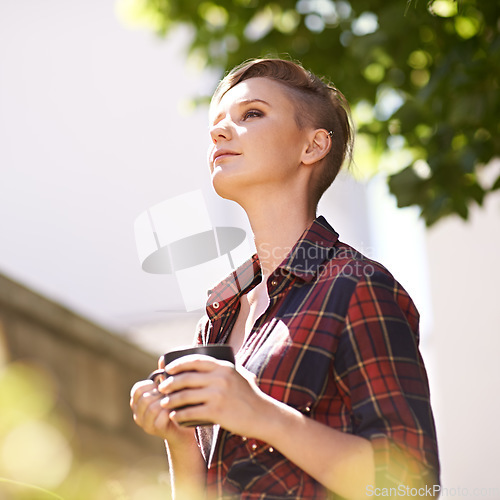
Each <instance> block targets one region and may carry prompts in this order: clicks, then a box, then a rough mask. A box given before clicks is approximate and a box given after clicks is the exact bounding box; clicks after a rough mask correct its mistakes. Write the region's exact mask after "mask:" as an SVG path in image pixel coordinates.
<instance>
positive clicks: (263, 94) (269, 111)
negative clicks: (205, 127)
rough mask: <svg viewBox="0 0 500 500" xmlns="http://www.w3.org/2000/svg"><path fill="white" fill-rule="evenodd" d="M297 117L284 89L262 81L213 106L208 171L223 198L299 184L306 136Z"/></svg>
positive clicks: (237, 88) (233, 92)
mask: <svg viewBox="0 0 500 500" xmlns="http://www.w3.org/2000/svg"><path fill="white" fill-rule="evenodd" d="M295 113H296V111H295V107H294V105H293V103H292V101H291V99H290V97H289V93H288V92H287V89H286V87H284V85H282V84H280V83H279V82H276V81H274V80H271V79H268V78H262V77H258V78H250V79H248V80H244V81H243V82H241V83H239V84H237V85H236V86H234V87H233V88H232V89H230V90H229V91H228V92H227V93H226V94H224V96H223V97H222V99H221V101H220V102H218V103H214V104H212V108H211V113H210V115H211V128H210V135H211V139H212V142H213V145H212V147H211V149H210V152H209V167H210V172H211V176H212V182H213V185H214V188H215V190H216V191H217V193H218V194H219V195H221V196H222V197H224V198H228V199H232V200H235V201H238V200H241V199H242V196H245V194H248V195H250V196H253V195H254V194H257V193H259V192H260V193H262V194H267V193H269V192H272V193H274V194H277V192H276V190H280V189H287V187H289V186H290V183H293V182H294V181H296V180H297V175H298V171H299V170H300V169H299V167H300V165H301V155H302V153H303V152H304V150H305V149H306V148H307V145H306V142H307V134H306V133H304V132H305V130H304V129H302V130H301V129H299V127H298V125H297V122H296V119H295ZM256 190H257V191H256Z"/></svg>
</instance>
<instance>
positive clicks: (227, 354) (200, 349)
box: [148, 344, 234, 427]
mask: <svg viewBox="0 0 500 500" xmlns="http://www.w3.org/2000/svg"><path fill="white" fill-rule="evenodd" d="M190 354H203V355H205V356H211V357H212V358H215V359H219V360H221V361H229V362H230V363H232V364H233V365H234V351H233V348H232V347H231V346H229V345H221V344H209V345H199V346H195V347H187V348H183V349H176V350H175V351H170V352H167V353H166V354H164V355H163V360H164V362H165V366H167V365H168V364H169V363H171V362H172V361H174V360H176V359H179V358H182V357H184V356H189V355H190ZM168 377H169V374H168V372H167V371H165V369H163V368H161V369H159V370H155V371H154V372H152V373H150V374H149V377H148V378H149V379H150V380H152V381H153V382H156V383H160V382H162V381H163V380H165V379H166V378H168ZM182 408H186V407H185V406H184V407H182ZM182 408H177V409H179V410H180V409H182ZM181 425H182V426H183V427H196V426H198V425H212V422H197V421H189V422H183V423H182V424H181Z"/></svg>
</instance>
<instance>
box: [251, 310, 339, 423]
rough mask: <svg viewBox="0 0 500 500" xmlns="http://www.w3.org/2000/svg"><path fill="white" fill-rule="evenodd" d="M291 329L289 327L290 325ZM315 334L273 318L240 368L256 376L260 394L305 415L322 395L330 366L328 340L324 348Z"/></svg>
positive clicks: (330, 352)
mask: <svg viewBox="0 0 500 500" xmlns="http://www.w3.org/2000/svg"><path fill="white" fill-rule="evenodd" d="M290 326H292V325H290ZM320 340H321V339H320V338H319V337H318V336H317V335H316V334H315V335H310V329H309V330H308V332H306V331H301V329H300V325H296V324H295V325H293V327H290V328H289V326H288V325H287V324H286V323H285V322H284V321H282V320H280V319H276V318H274V319H273V320H271V322H269V324H267V325H266V326H265V327H264V328H263V329H262V330H261V332H259V334H258V335H257V336H256V338H255V340H254V342H253V343H252V344H253V345H252V346H251V352H252V354H251V355H250V356H249V358H248V359H247V360H246V361H245V362H244V366H245V367H246V368H247V369H248V370H250V371H251V372H252V373H254V374H255V375H256V376H257V383H258V385H259V387H260V388H261V390H262V391H264V392H265V393H266V394H269V395H270V396H271V397H273V398H275V399H277V400H279V401H282V402H283V403H286V404H288V405H289V406H292V407H294V408H296V409H297V410H299V411H301V412H303V413H309V412H310V411H311V409H312V408H313V407H314V405H315V403H316V402H317V401H318V399H319V398H320V397H321V396H322V395H323V393H324V392H325V388H326V387H327V386H328V385H329V384H328V382H329V380H330V377H331V366H332V362H333V352H334V351H333V349H334V346H333V345H332V344H333V342H332V338H328V342H324V339H323V344H325V345H318V342H319V341H320Z"/></svg>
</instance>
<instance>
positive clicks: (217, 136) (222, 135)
mask: <svg viewBox="0 0 500 500" xmlns="http://www.w3.org/2000/svg"><path fill="white" fill-rule="evenodd" d="M210 137H211V138H212V142H213V143H214V144H216V143H217V141H219V140H222V139H224V140H226V141H229V140H231V127H230V126H229V124H228V123H227V121H226V119H224V120H220V121H218V122H217V123H216V124H215V125H212V126H211V127H210Z"/></svg>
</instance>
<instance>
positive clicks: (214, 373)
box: [158, 363, 235, 395]
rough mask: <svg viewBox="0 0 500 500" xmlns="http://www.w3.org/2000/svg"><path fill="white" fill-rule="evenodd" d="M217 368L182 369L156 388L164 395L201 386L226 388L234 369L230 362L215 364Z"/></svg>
mask: <svg viewBox="0 0 500 500" xmlns="http://www.w3.org/2000/svg"><path fill="white" fill-rule="evenodd" d="M215 367H216V368H217V369H214V370H211V371H206V372H203V371H183V372H181V373H178V374H175V375H170V376H169V377H167V379H166V380H165V381H163V382H162V383H161V384H160V385H159V386H158V390H159V391H160V392H161V393H162V394H165V395H168V394H172V393H173V392H176V391H182V390H185V389H193V388H203V387H208V386H214V387H215V386H218V387H221V388H227V387H228V385H229V380H230V377H231V376H233V375H234V373H235V370H234V368H233V365H232V364H231V363H228V364H227V365H215Z"/></svg>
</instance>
